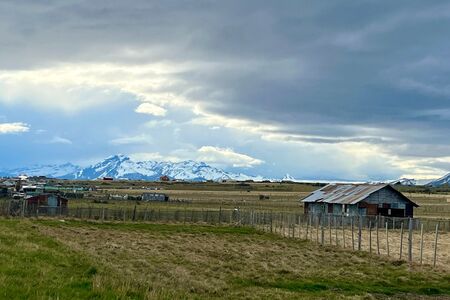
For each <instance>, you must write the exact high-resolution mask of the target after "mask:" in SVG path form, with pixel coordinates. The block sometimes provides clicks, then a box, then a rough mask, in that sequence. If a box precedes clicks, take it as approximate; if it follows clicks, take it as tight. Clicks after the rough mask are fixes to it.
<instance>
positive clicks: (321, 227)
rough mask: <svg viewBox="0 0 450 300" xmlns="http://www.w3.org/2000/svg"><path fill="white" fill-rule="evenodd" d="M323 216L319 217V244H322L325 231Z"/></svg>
mask: <svg viewBox="0 0 450 300" xmlns="http://www.w3.org/2000/svg"><path fill="white" fill-rule="evenodd" d="M323 219H324V218H323V217H322V218H321V219H320V244H321V245H322V246H323V244H324V238H325V236H324V235H325V232H324V231H323Z"/></svg>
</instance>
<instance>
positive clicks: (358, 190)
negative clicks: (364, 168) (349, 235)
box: [302, 184, 418, 217]
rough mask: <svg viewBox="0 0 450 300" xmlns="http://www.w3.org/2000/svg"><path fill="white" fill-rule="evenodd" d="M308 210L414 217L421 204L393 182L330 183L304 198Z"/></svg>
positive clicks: (308, 211) (347, 214)
mask: <svg viewBox="0 0 450 300" xmlns="http://www.w3.org/2000/svg"><path fill="white" fill-rule="evenodd" d="M302 202H303V204H304V210H305V213H306V214H307V213H314V214H334V215H338V214H339V215H342V214H343V215H346V216H355V215H363V216H364V215H381V216H391V217H413V216H414V207H418V205H417V204H416V203H414V202H412V201H411V200H410V199H408V198H407V197H406V196H405V195H403V194H402V193H400V192H399V191H397V190H396V189H394V188H393V187H392V186H390V185H389V184H329V185H327V186H325V187H323V188H321V189H319V190H317V191H314V192H313V193H311V194H310V195H308V196H307V197H306V198H305V199H303V200H302Z"/></svg>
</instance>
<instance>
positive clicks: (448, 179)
mask: <svg viewBox="0 0 450 300" xmlns="http://www.w3.org/2000/svg"><path fill="white" fill-rule="evenodd" d="M445 184H448V185H450V173H448V174H446V175H444V176H442V177H441V178H439V179H436V180H433V181H431V182H429V183H428V184H427V185H428V186H433V187H436V186H441V185H445Z"/></svg>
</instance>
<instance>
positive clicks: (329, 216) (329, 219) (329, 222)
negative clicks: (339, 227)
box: [328, 215, 333, 245]
mask: <svg viewBox="0 0 450 300" xmlns="http://www.w3.org/2000/svg"><path fill="white" fill-rule="evenodd" d="M331 220H332V218H331V215H328V232H329V236H330V245H332V244H333V240H332V238H331Z"/></svg>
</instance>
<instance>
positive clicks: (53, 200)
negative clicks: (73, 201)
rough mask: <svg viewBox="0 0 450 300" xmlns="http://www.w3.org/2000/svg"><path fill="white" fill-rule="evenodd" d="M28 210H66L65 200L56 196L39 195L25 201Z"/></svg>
mask: <svg viewBox="0 0 450 300" xmlns="http://www.w3.org/2000/svg"><path fill="white" fill-rule="evenodd" d="M25 200H26V201H27V205H28V207H30V208H37V207H48V208H57V207H58V208H59V207H61V208H67V202H68V200H67V198H64V197H61V196H60V195H57V194H40V195H37V196H32V197H28V198H26V199H25Z"/></svg>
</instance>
